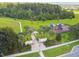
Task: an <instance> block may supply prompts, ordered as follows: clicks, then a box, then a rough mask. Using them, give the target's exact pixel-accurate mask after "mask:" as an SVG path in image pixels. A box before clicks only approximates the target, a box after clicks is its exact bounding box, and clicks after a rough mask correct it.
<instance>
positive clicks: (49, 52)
mask: <svg viewBox="0 0 79 59" xmlns="http://www.w3.org/2000/svg"><path fill="white" fill-rule="evenodd" d="M76 45H79V41H77V42H74V43H71V44H69V45H65V46H61V47H57V48H54V49H49V50H45V51H43V52H44V55H45V57H56V56H59V55H62V54H65V53H68V52H70V51H71V49H72V48H73V47H74V46H76Z"/></svg>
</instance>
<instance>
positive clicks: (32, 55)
mask: <svg viewBox="0 0 79 59" xmlns="http://www.w3.org/2000/svg"><path fill="white" fill-rule="evenodd" d="M39 56H40V55H39V53H38V52H36V53H30V54H24V55H20V56H16V57H39Z"/></svg>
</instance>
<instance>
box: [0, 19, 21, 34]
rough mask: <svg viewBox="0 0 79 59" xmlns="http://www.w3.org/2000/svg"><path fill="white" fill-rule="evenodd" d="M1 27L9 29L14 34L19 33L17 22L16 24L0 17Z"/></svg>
mask: <svg viewBox="0 0 79 59" xmlns="http://www.w3.org/2000/svg"><path fill="white" fill-rule="evenodd" d="M3 27H10V28H12V29H13V30H14V31H15V32H16V33H18V32H19V31H20V29H19V24H18V22H16V21H15V20H13V19H12V18H5V17H0V28H3Z"/></svg>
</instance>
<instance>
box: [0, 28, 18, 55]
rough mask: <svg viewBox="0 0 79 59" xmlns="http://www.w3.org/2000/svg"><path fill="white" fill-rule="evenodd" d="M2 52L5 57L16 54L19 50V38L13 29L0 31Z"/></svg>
mask: <svg viewBox="0 0 79 59" xmlns="http://www.w3.org/2000/svg"><path fill="white" fill-rule="evenodd" d="M0 50H1V52H2V53H3V54H4V55H8V54H12V53H16V52H17V51H18V50H19V42H18V37H17V34H16V33H15V32H14V31H13V30H12V29H10V28H1V29H0Z"/></svg>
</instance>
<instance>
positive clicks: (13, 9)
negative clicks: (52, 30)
mask: <svg viewBox="0 0 79 59" xmlns="http://www.w3.org/2000/svg"><path fill="white" fill-rule="evenodd" d="M0 5H1V4H0ZM0 16H5V17H11V18H15V19H17V18H18V19H29V20H47V19H48V20H53V19H67V18H68V19H72V18H74V17H75V16H74V13H73V12H72V11H67V10H64V9H62V8H61V7H60V6H59V5H53V4H42V3H7V4H6V6H5V7H2V6H1V7H0Z"/></svg>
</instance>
